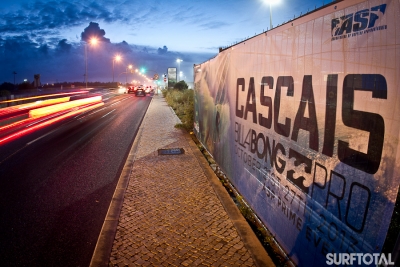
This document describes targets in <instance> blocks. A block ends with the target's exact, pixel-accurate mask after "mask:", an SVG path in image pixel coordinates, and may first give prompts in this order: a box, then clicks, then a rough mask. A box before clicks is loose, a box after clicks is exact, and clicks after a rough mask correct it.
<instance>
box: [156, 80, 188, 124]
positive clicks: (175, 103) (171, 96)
mask: <svg viewBox="0 0 400 267" xmlns="http://www.w3.org/2000/svg"><path fill="white" fill-rule="evenodd" d="M162 94H163V96H164V97H165V100H166V101H167V103H168V105H169V106H171V108H172V109H173V110H174V111H175V114H176V115H177V116H178V118H179V119H180V120H181V122H182V123H178V124H176V125H175V127H176V128H182V129H185V130H187V131H188V132H190V131H192V129H193V122H194V91H193V90H192V89H188V85H187V84H186V82H185V81H180V82H178V83H176V84H175V86H174V88H173V89H164V90H163V91H162Z"/></svg>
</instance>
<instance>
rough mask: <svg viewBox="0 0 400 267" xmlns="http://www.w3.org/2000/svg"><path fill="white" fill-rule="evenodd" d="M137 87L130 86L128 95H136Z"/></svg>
mask: <svg viewBox="0 0 400 267" xmlns="http://www.w3.org/2000/svg"><path fill="white" fill-rule="evenodd" d="M135 91H136V87H135V86H128V94H129V93H135Z"/></svg>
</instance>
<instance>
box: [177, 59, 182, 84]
mask: <svg viewBox="0 0 400 267" xmlns="http://www.w3.org/2000/svg"><path fill="white" fill-rule="evenodd" d="M182 61H183V60H182V59H179V58H178V59H177V60H176V62H178V69H177V72H176V74H178V73H179V67H180V66H181V62H182ZM176 77H177V79H178V75H176ZM176 82H178V81H176Z"/></svg>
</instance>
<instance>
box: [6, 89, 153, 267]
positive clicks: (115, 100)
mask: <svg viewBox="0 0 400 267" xmlns="http://www.w3.org/2000/svg"><path fill="white" fill-rule="evenodd" d="M150 101H151V97H150V96H147V97H135V96H134V95H126V94H123V95H117V96H114V97H111V98H110V99H108V100H106V101H105V103H106V104H105V106H103V107H101V108H99V109H97V110H95V111H90V112H88V113H86V114H83V115H80V116H77V117H75V118H73V119H70V120H68V121H62V122H60V123H56V124H53V125H51V126H49V127H47V128H45V129H41V130H39V131H36V132H34V133H32V134H30V135H27V136H24V137H22V138H19V139H17V140H14V141H13V142H12V143H8V144H5V145H3V146H0V266H41V267H43V266H68V267H72V266H88V265H89V263H90V260H91V257H92V254H93V251H94V248H95V245H96V242H97V238H98V235H99V233H100V230H101V227H102V224H103V221H104V218H105V215H106V213H107V209H108V206H109V204H110V201H111V198H112V195H113V192H114V189H115V187H116V184H117V181H118V178H119V175H120V172H121V170H122V167H123V164H124V162H125V159H126V157H127V153H128V151H129V149H130V147H131V145H132V143H133V140H134V138H135V135H136V133H137V130H138V128H139V126H140V123H141V121H142V118H143V116H144V114H145V112H146V110H147V107H148V105H149V103H150Z"/></svg>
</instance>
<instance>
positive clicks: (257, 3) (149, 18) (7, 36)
mask: <svg viewBox="0 0 400 267" xmlns="http://www.w3.org/2000/svg"><path fill="white" fill-rule="evenodd" d="M330 2H331V1H329V0H325V1H322V0H308V1H299V0H281V1H280V3H279V4H276V5H273V6H272V18H273V24H274V25H277V24H281V23H283V22H285V21H288V20H290V19H293V17H294V16H296V17H298V16H299V15H300V14H304V13H306V12H307V11H312V10H314V8H315V7H317V8H318V7H321V6H322V5H323V4H328V3H330ZM91 22H92V23H91ZM89 25H90V26H89ZM268 27H269V5H268V4H266V2H265V0H233V1H232V0H229V1H228V0H214V1H211V0H202V1H193V0H187V1H181V0H172V1H154V0H146V1H135V0H129V1H127V0H110V1H104V0H98V1H75V0H71V1H47V0H42V1H32V0H2V1H1V2H0V84H1V83H3V82H11V83H13V82H14V75H13V72H14V71H15V72H17V74H16V75H15V76H16V83H20V82H22V81H23V79H28V80H30V81H32V80H33V75H34V74H40V75H41V81H42V83H54V82H64V81H67V82H74V81H83V80H84V73H85V49H84V42H83V40H82V33H83V32H85V34H84V36H89V35H91V34H93V35H97V36H98V37H99V38H101V39H102V42H100V43H98V44H97V45H96V46H88V79H89V81H101V82H107V81H112V78H113V73H112V59H113V57H114V56H115V55H116V54H120V55H121V57H122V58H123V60H122V61H121V62H119V63H115V68H114V76H115V80H116V81H120V82H125V76H124V74H122V73H123V72H125V70H126V66H127V65H128V64H132V65H133V66H134V68H139V67H145V68H146V69H147V70H148V74H149V75H151V74H153V73H158V74H162V73H165V72H166V70H167V68H168V67H177V63H176V59H177V58H181V59H182V60H183V62H182V63H181V64H180V69H179V70H180V71H182V72H183V75H184V78H186V79H185V80H187V81H189V82H190V81H192V80H193V78H192V76H193V71H192V68H193V64H198V63H201V62H204V61H206V60H208V59H210V58H212V57H213V56H215V55H216V54H217V53H218V48H219V47H222V46H227V45H230V44H232V43H234V42H237V41H241V40H243V39H246V38H248V37H251V36H254V35H255V34H259V33H261V32H262V31H265V30H266V29H267V28H268ZM121 74H122V75H121ZM133 78H135V77H133V75H132V79H133Z"/></svg>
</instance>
